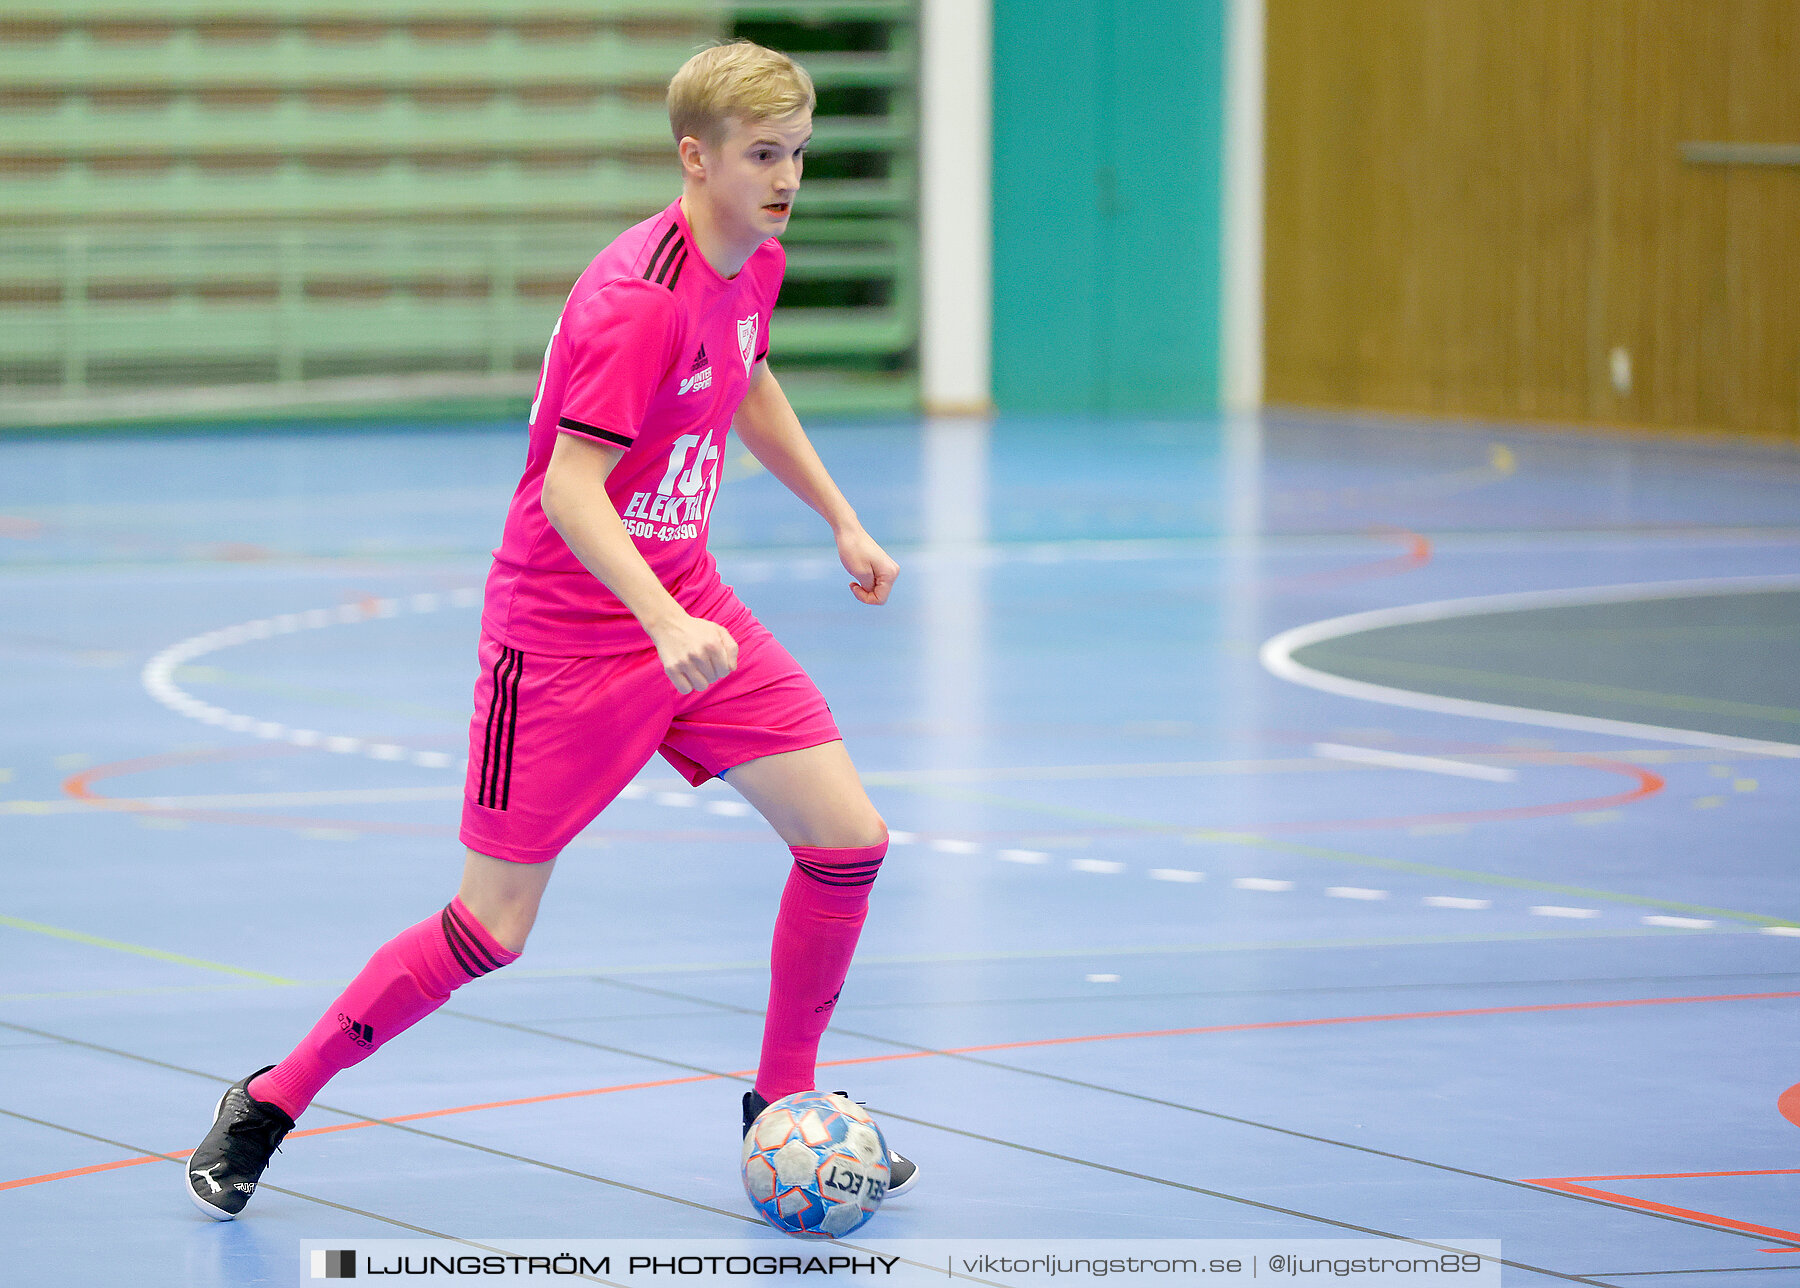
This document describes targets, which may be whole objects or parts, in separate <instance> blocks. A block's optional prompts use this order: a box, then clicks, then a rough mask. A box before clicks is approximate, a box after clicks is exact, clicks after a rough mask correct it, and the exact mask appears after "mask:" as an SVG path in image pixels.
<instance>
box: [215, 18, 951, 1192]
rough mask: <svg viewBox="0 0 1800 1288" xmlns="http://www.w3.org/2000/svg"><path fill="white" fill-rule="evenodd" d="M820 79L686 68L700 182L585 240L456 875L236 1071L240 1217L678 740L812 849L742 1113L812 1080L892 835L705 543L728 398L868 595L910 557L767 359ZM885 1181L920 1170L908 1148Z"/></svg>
mask: <svg viewBox="0 0 1800 1288" xmlns="http://www.w3.org/2000/svg"><path fill="white" fill-rule="evenodd" d="M814 102H815V99H814V95H813V87H812V80H811V78H810V77H808V76H807V74H806V72H805V71H804V70H803V69H802V68H800V67H799V66H798V65H796V64H795V63H794V62H792V61H791V60H790V59H788V58H787V57H785V56H784V55H782V54H778V53H775V52H773V51H771V50H767V49H763V48H761V47H760V46H758V45H754V44H750V43H748V42H739V43H736V44H730V45H723V46H720V47H718V48H713V49H708V50H706V51H704V52H702V53H700V54H697V55H695V56H694V57H693V58H692V59H690V60H689V61H688V63H687V65H686V66H684V67H683V68H682V69H681V70H680V71H679V72H678V73H676V75H675V78H674V80H673V81H671V82H670V84H669V122H670V125H671V127H672V129H673V131H674V134H675V139H676V141H677V144H678V146H679V149H680V154H681V170H682V191H681V197H680V199H679V200H677V201H676V202H675V203H674V204H672V205H671V206H669V208H668V209H666V210H664V211H663V212H662V213H661V214H659V215H657V216H655V217H654V218H652V219H648V220H645V221H644V222H643V223H641V224H638V225H637V226H636V227H634V228H631V229H629V230H627V231H626V232H624V233H622V234H621V235H620V236H619V238H618V240H616V241H614V242H613V243H612V245H610V246H608V247H607V248H606V249H605V250H604V251H602V252H601V253H600V256H599V258H598V259H596V260H594V262H593V263H592V264H591V265H589V266H588V269H587V271H586V272H584V273H583V274H582V275H581V277H580V279H579V280H577V282H576V283H575V288H574V290H573V291H571V292H570V294H569V301H568V304H567V305H566V306H565V307H564V308H563V312H562V317H561V319H560V320H559V321H558V322H557V324H556V329H555V331H554V332H553V333H552V334H551V337H550V345H549V348H548V349H547V350H546V351H545V354H544V371H543V377H542V379H541V381H540V383H539V385H538V392H537V399H536V401H535V402H534V403H533V404H532V408H531V421H530V446H529V449H528V452H527V456H526V462H525V475H524V477H523V478H522V479H521V480H520V482H519V488H518V491H517V493H516V494H515V495H514V497H513V501H512V507H511V509H510V510H509V511H508V513H507V516H506V530H505V535H504V536H503V538H502V539H501V543H500V548H499V549H498V550H497V551H495V553H494V565H493V569H492V571H491V572H490V574H489V576H488V582H487V597H486V603H485V607H484V609H483V612H482V621H481V651H480V657H481V668H482V676H481V678H480V680H479V681H478V682H477V684H476V688H475V715H474V718H473V720H471V722H470V725H469V768H468V776H467V780H466V783H465V787H464V803H463V820H462V840H463V842H464V844H465V845H466V846H467V847H468V857H467V861H466V863H465V865H464V868H463V877H462V886H461V888H460V890H458V892H457V895H456V897H455V898H454V899H452V900H451V901H450V904H449V906H448V907H446V908H444V909H443V910H442V911H441V912H437V913H434V914H432V915H431V916H430V917H427V918H426V919H425V920H424V921H422V922H420V923H419V924H418V925H416V926H414V927H412V928H411V929H410V930H406V931H403V932H402V933H401V934H400V935H398V936H397V937H395V938H394V939H392V940H390V941H389V942H388V943H387V944H385V945H383V946H382V947H381V948H380V949H378V950H377V951H376V953H375V955H374V956H373V957H371V958H370V959H369V963H368V965H366V966H365V967H363V970H362V973H361V974H360V975H358V976H357V977H356V978H355V980H353V981H352V982H351V984H350V986H349V987H348V988H347V989H345V990H344V993H343V995H342V996H341V997H339V998H338V999H337V1001H335V1002H334V1003H332V1005H331V1007H330V1008H329V1009H328V1010H327V1011H326V1012H325V1014H324V1016H323V1017H322V1018H321V1019H320V1020H319V1022H318V1023H317V1024H316V1025H314V1026H313V1029H312V1031H311V1032H310V1033H308V1034H307V1035H306V1037H305V1039H304V1040H303V1041H302V1042H301V1043H300V1045H299V1046H298V1047H296V1048H295V1049H294V1051H293V1053H292V1054H291V1055H289V1056H288V1057H287V1058H286V1059H285V1060H283V1061H282V1062H281V1063H280V1064H277V1065H272V1066H270V1067H269V1068H266V1069H262V1070H259V1071H258V1072H257V1073H254V1074H251V1075H250V1076H249V1077H247V1078H244V1079H243V1080H242V1081H240V1082H238V1083H236V1084H234V1085H233V1086H232V1087H231V1088H230V1089H229V1090H228V1091H227V1092H226V1093H225V1095H224V1097H223V1098H222V1099H221V1100H220V1102H219V1105H218V1108H217V1110H216V1111H215V1113H216V1117H215V1120H214V1122H213V1126H212V1130H211V1131H209V1132H208V1133H207V1135H206V1139H205V1140H204V1141H202V1142H201V1143H200V1147H199V1148H198V1149H196V1150H195V1151H194V1153H193V1156H192V1157H191V1158H190V1160H189V1162H188V1170H187V1177H186V1182H187V1187H188V1194H189V1196H190V1197H191V1198H192V1199H193V1200H194V1202H195V1203H196V1204H198V1205H199V1207H200V1209H201V1210H202V1211H203V1212H205V1213H206V1214H207V1215H208V1216H211V1217H214V1218H217V1219H219V1220H230V1219H231V1218H233V1217H235V1216H236V1215H237V1214H238V1213H239V1212H240V1211H242V1210H243V1207H244V1205H245V1204H246V1203H247V1202H248V1201H249V1199H250V1196H251V1194H252V1193H253V1192H254V1191H255V1189H256V1183H257V1180H258V1178H259V1177H260V1176H261V1175H262V1173H263V1169H264V1168H265V1167H266V1166H267V1165H268V1162H269V1157H270V1155H271V1154H272V1153H273V1152H274V1151H275V1148H276V1146H277V1145H279V1144H280V1143H281V1140H282V1138H283V1137H284V1136H285V1135H286V1134H287V1132H288V1131H289V1130H290V1129H291V1128H292V1127H293V1125H294V1120H295V1119H296V1118H298V1117H299V1116H300V1115H301V1113H303V1112H304V1111H305V1109H306V1107H307V1106H308V1105H309V1104H311V1103H312V1100H313V1098H314V1097H315V1096H317V1095H318V1093H319V1091H320V1089H321V1088H322V1087H323V1086H324V1085H325V1083H326V1081H327V1080H328V1079H329V1078H330V1077H331V1076H332V1075H333V1074H335V1073H336V1072H338V1070H340V1069H345V1068H348V1067H349V1066H351V1065H353V1064H355V1063H357V1062H358V1061H360V1060H362V1059H364V1058H366V1057H367V1056H368V1055H369V1054H370V1053H371V1052H372V1051H374V1050H375V1049H376V1048H377V1047H379V1046H381V1045H382V1044H383V1043H385V1042H387V1041H389V1040H391V1039H392V1038H394V1037H395V1036H397V1035H398V1034H400V1033H401V1032H403V1031H404V1030H406V1029H407V1028H409V1027H411V1026H412V1025H413V1024H416V1023H417V1022H418V1021H419V1020H422V1019H424V1018H425V1016H427V1015H429V1014H431V1012H433V1011H434V1010H436V1009H437V1008H438V1007H440V1006H442V1005H443V1004H444V1002H445V1001H446V1000H448V998H449V996H450V993H451V991H452V990H453V989H455V988H457V987H458V986H459V985H461V984H464V983H466V982H468V981H469V980H471V979H475V978H476V977H478V976H481V975H485V974H487V973H488V972H489V971H493V970H497V969H498V968H500V967H502V966H505V965H507V964H508V963H510V962H512V961H514V960H516V959H517V958H518V955H519V953H520V951H521V950H522V949H523V948H524V947H525V939H526V936H527V935H528V934H529V933H530V931H531V926H532V922H533V921H534V920H535V918H536V916H537V910H538V901H539V899H540V898H541V897H542V896H543V893H544V885H545V883H546V882H547V881H548V880H549V879H550V871H551V869H552V868H553V867H554V866H555V865H556V856H557V855H558V854H559V853H560V852H561V850H562V848H563V846H565V845H567V844H568V843H569V841H570V839H571V838H573V837H574V836H575V834H576V833H578V832H579V831H581V829H582V828H584V827H586V826H587V824H588V823H589V822H590V821H592V820H593V818H594V817H595V816H596V815H597V814H599V813H600V811H601V810H603V809H605V808H606V806H607V805H608V804H609V803H610V802H611V801H612V799H613V798H614V797H615V796H617V795H618V793H619V790H620V789H621V788H622V787H624V786H625V785H626V784H627V783H629V782H630V781H631V780H632V778H633V777H635V776H636V774H637V772H638V771H639V770H640V769H642V768H643V766H644V764H645V763H646V762H647V761H648V760H649V759H650V757H651V756H652V755H654V754H656V753H657V752H661V753H662V755H663V756H664V757H666V758H667V759H668V760H669V761H670V763H672V764H673V765H674V766H675V767H676V768H677V769H679V770H680V771H681V772H682V773H683V774H684V775H685V776H686V777H687V778H688V780H689V781H690V782H692V783H693V784H694V785H696V786H698V785H699V784H701V783H703V782H705V781H706V780H707V779H709V778H712V777H714V776H722V775H724V774H726V773H727V772H729V773H730V776H731V785H732V786H733V787H735V788H736V789H737V790H738V791H739V792H741V793H743V795H744V797H745V798H746V799H748V800H749V801H750V803H751V804H752V805H754V806H755V807H756V808H757V809H758V810H759V811H760V812H761V813H762V815H763V817H764V818H766V819H767V820H768V821H769V823H770V825H771V826H772V827H774V829H775V830H776V831H777V832H778V833H780V835H781V839H782V840H784V841H786V842H787V844H788V846H789V848H790V849H791V850H792V851H793V855H794V865H793V868H792V870H791V871H790V873H789V874H788V878H787V885H786V887H785V889H784V890H783V892H782V896H781V908H780V912H779V913H778V914H777V916H776V920H775V935H774V944H773V949H772V952H771V958H770V968H771V979H770V985H769V1009H768V1016H767V1019H766V1021H765V1023H764V1027H763V1041H762V1056H761V1060H760V1062H759V1064H758V1066H757V1073H756V1084H755V1088H754V1089H753V1090H751V1091H747V1092H745V1093H744V1104H743V1112H744V1122H745V1125H746V1127H747V1126H748V1124H749V1123H750V1121H751V1120H752V1119H753V1118H754V1116H755V1115H756V1114H757V1113H759V1112H760V1111H761V1110H762V1108H763V1107H764V1106H765V1105H766V1104H767V1103H768V1102H769V1101H772V1100H775V1099H778V1098H779V1097H781V1096H785V1095H788V1094H789V1093H791V1092H795V1091H804V1090H809V1089H811V1088H812V1087H813V1080H814V1062H815V1061H816V1059H817V1056H818V1049H819V1038H820V1036H821V1035H822V1034H823V1032H824V1029H825V1026H826V1024H827V1022H828V1021H829V1019H830V1016H831V1010H832V1006H833V1004H834V1003H835V1002H836V1000H837V995H838V992H839V990H840V989H841V988H842V986H843V983H844V975H845V972H846V971H847V970H848V969H849V966H850V958H851V956H852V954H853V953H854V952H855V950H856V940H857V935H858V933H859V932H860V931H861V929H862V924H863V917H864V915H865V914H866V912H867V911H868V905H869V888H870V885H871V884H872V883H873V882H874V880H875V874H876V873H877V872H878V871H879V870H880V867H881V860H882V857H883V856H884V855H885V854H886V852H887V828H886V826H885V825H884V824H883V822H882V820H881V816H880V815H879V814H877V813H876V812H875V807H874V806H873V805H872V804H871V803H870V801H869V798H868V796H867V794H866V793H865V792H864V791H863V787H862V783H861V781H860V780H859V779H858V777H857V774H856V770H855V769H854V767H852V765H851V763H850V757H849V755H848V754H847V753H846V752H845V750H844V744H843V741H842V740H841V737H840V735H839V733H838V730H837V726H836V725H835V724H834V723H833V721H832V718H831V713H830V712H829V711H828V710H827V709H826V706H825V700H824V699H823V698H822V697H820V695H819V691H818V689H817V688H815V687H814V686H813V683H812V681H811V680H810V679H808V678H807V675H806V673H805V672H804V671H803V670H801V669H800V666H799V664H798V663H796V662H795V661H794V659H793V658H792V657H790V656H789V655H788V653H787V651H786V650H785V649H783V648H782V647H781V645H780V644H778V643H777V642H776V641H775V639H774V637H773V636H771V635H770V634H769V632H768V631H767V630H766V629H764V627H763V626H762V624H761V623H760V622H758V621H757V620H756V618H754V617H753V616H751V614H750V612H749V610H748V609H746V608H745V607H744V606H743V605H742V604H741V603H739V602H738V600H737V597H736V596H735V595H733V594H732V592H731V589H730V588H729V587H728V586H726V585H725V584H724V583H723V582H722V581H720V579H719V573H718V569H717V566H716V565H715V564H714V562H713V559H712V556H711V555H710V554H708V553H707V550H706V532H707V516H708V515H709V514H710V512H711V510H712V504H713V498H714V496H715V495H716V494H717V492H718V487H719V472H720V467H721V465H722V464H723V461H724V456H725V439H726V435H727V433H728V432H729V430H730V428H731V427H732V426H733V425H734V424H735V425H736V426H737V430H738V434H739V436H740V437H741V438H742V439H743V441H744V444H745V446H747V447H748V448H749V449H750V451H751V452H753V453H754V454H755V455H756V458H757V459H758V460H759V461H761V462H762V463H763V464H764V465H766V466H767V467H768V468H769V472H770V473H772V474H773V475H774V476H775V477H776V478H778V479H780V480H781V481H782V483H784V484H786V485H787V487H788V488H789V489H790V490H791V491H793V492H794V494H795V495H796V496H798V497H799V498H800V499H801V500H803V501H805V502H806V503H807V504H808V505H810V506H811V507H812V508H813V509H814V510H816V511H818V513H819V514H820V516H821V517H823V518H824V519H825V521H826V522H827V523H829V524H830V525H831V530H832V533H833V534H834V535H835V537H836V538H837V548H838V556H839V558H841V559H842V560H843V564H844V567H845V569H846V570H847V571H848V572H849V573H850V575H851V576H852V577H854V578H855V581H853V582H852V583H851V586H850V589H851V591H852V592H853V593H854V594H855V596H856V597H857V598H858V599H859V600H861V601H862V602H863V603H865V604H881V603H885V602H886V601H887V597H888V592H889V590H890V589H891V588H892V587H893V584H894V578H895V576H896V575H897V574H898V572H899V568H898V566H897V565H896V564H895V563H894V561H893V560H892V559H890V558H888V556H887V554H886V553H885V552H884V551H883V550H882V549H881V547H880V546H878V545H877V544H875V541H874V540H873V539H872V538H871V537H870V536H869V534H868V533H866V532H864V531H863V529H862V526H861V525H860V524H859V523H858V522H857V518H856V512H855V511H854V510H852V509H851V508H850V505H849V503H848V502H847V501H845V499H844V497H843V494H842V493H841V492H839V491H838V489H837V486H836V485H835V484H834V483H833V482H832V481H831V476H830V475H829V474H827V473H826V471H825V467H824V465H823V464H822V463H821V462H820V460H819V457H818V454H817V453H816V452H814V450H813V448H812V445H811V444H810V443H809V442H808V441H807V437H806V434H805V432H804V431H803V430H802V429H801V427H800V422H799V421H798V420H797V419H796V418H795V416H794V413H793V410H792V409H791V408H790V407H789V406H788V401H787V398H786V397H785V396H784V395H783V394H782V392H781V386H780V385H778V384H777V383H776V382H775V377H774V376H773V375H771V374H770V372H769V369H768V366H767V365H766V364H765V362H764V359H765V357H766V356H767V353H768V330H769V313H770V311H771V310H773V309H774V307H775V297H776V294H777V293H778V291H779V290H780V287H781V275H782V269H783V266H784V264H785V263H786V257H785V255H784V253H783V251H782V249H781V243H780V242H778V241H776V240H775V238H776V236H777V235H778V234H780V233H781V232H782V230H783V229H785V228H786V227H787V222H788V215H789V212H790V211H791V209H792V206H793V200H794V194H795V192H796V191H797V190H798V189H799V187H800V171H801V164H802V158H803V156H804V154H805V151H806V144H807V141H808V139H809V138H810V137H811V135H812V109H813V106H814ZM891 1166H892V1184H891V1186H890V1188H889V1193H890V1194H891V1193H897V1192H899V1191H902V1190H904V1189H906V1188H907V1187H908V1186H909V1185H910V1184H911V1183H912V1182H913V1181H914V1180H915V1179H916V1178H917V1169H916V1168H915V1167H914V1165H913V1164H912V1162H911V1161H909V1160H907V1159H905V1158H903V1157H901V1156H900V1155H897V1154H896V1155H894V1156H893V1157H892V1159H891Z"/></svg>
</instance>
